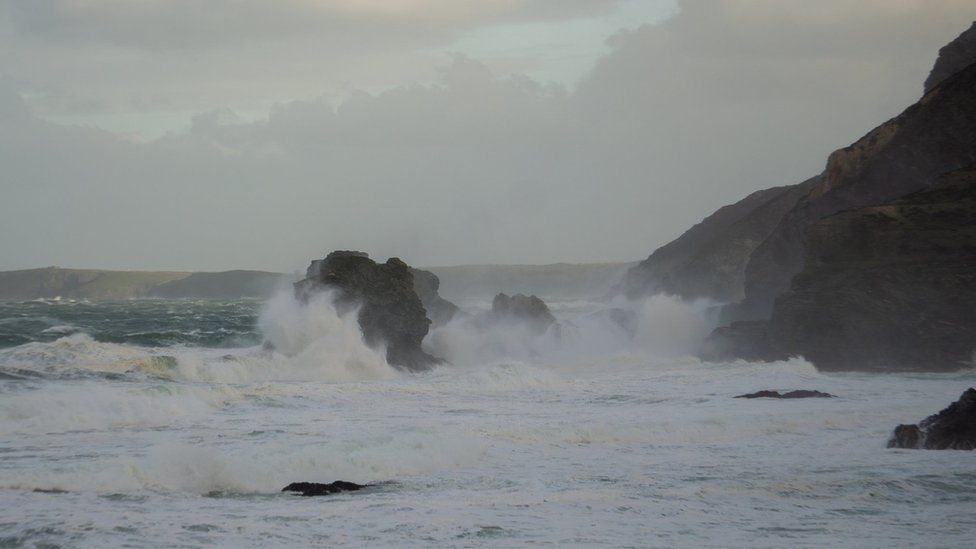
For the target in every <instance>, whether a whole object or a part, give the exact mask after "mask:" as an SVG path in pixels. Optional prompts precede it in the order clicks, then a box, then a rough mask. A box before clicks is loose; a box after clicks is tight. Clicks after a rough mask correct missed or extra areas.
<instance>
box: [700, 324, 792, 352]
mask: <svg viewBox="0 0 976 549" xmlns="http://www.w3.org/2000/svg"><path fill="white" fill-rule="evenodd" d="M768 328H769V323H768V322H766V321H765V320H739V321H736V322H733V323H731V324H730V325H728V326H720V327H718V328H716V329H715V330H713V331H712V333H711V334H709V336H708V337H707V338H706V339H705V341H704V342H703V343H702V348H701V350H700V351H699V353H698V356H699V357H700V358H701V359H702V360H708V361H713V362H718V361H723V360H735V359H742V360H750V361H771V360H784V359H786V358H788V357H789V355H787V354H786V353H784V352H777V351H776V350H775V349H773V348H771V347H770V346H769V341H768V338H767V331H768Z"/></svg>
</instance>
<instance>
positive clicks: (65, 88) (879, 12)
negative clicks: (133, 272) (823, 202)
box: [0, 0, 976, 270]
mask: <svg viewBox="0 0 976 549" xmlns="http://www.w3.org/2000/svg"><path fill="white" fill-rule="evenodd" d="M471 4H472V5H473V4H474V3H471ZM616 4H617V3H615V2H607V3H603V2H583V1H574V2H562V1H560V2H555V1H539V2H530V1H528V0H524V1H516V0H511V1H501V2H485V3H477V5H478V7H471V8H464V9H462V8H458V7H457V5H458V3H456V2H446V1H435V0H427V1H424V0H414V1H406V0H405V1H403V2H313V1H305V2H299V1H298V0H289V1H288V2H282V3H280V4H279V3H275V6H277V8H276V9H275V10H272V11H268V8H267V7H266V6H268V5H270V4H268V3H265V2H248V1H238V2H231V1H229V0H228V1H225V2H223V5H222V7H221V10H218V11H220V13H221V14H222V16H223V17H221V18H219V19H218V18H217V17H216V15H214V13H215V12H210V11H208V12H206V13H203V12H199V10H200V9H201V8H200V7H199V6H200V5H201V4H200V3H196V2H156V1H147V2H139V3H122V2H114V1H106V2H80V1H60V2H55V1H45V2H31V3H10V4H7V5H6V7H5V8H0V9H2V10H4V12H3V15H4V17H2V18H0V21H3V22H2V23H0V28H2V29H3V30H2V31H0V43H6V46H8V47H5V48H0V49H2V50H3V51H6V52H7V53H3V54H0V74H3V75H4V77H3V80H2V81H0V166H2V167H0V170H2V171H0V192H2V196H3V200H2V201H0V250H2V251H3V253H2V254H0V268H3V269H12V268H25V267H34V266H43V265H51V264H57V265H61V266H78V267H105V268H109V267H111V268H145V269H161V268H169V269H208V270H216V269H229V268H264V269H275V270H293V269H296V268H301V267H303V266H304V264H305V263H306V262H307V260H308V258H310V257H313V256H321V255H322V253H323V252H324V251H327V250H331V249H336V248H356V249H362V250H366V251H369V252H370V253H372V254H373V255H375V256H378V257H385V256H390V255H397V256H400V257H403V258H404V259H406V260H407V261H409V262H410V263H412V264H418V265H435V264H441V265H443V264H457V263H546V262H555V261H573V262H577V261H608V260H633V259H639V258H642V257H644V256H646V255H647V254H649V253H650V252H651V251H652V250H653V249H654V248H655V247H657V246H659V245H661V244H663V243H665V242H666V241H668V240H670V239H671V238H673V237H675V236H676V235H677V234H680V232H682V231H683V230H685V229H686V228H688V227H689V226H691V225H692V224H694V223H696V222H697V221H699V220H700V219H701V218H702V217H703V216H705V215H707V214H708V213H710V212H711V211H712V210H714V209H715V208H717V207H719V206H721V205H723V204H725V203H728V202H731V201H734V200H736V199H738V198H739V197H741V196H743V195H745V194H747V193H748V192H751V191H753V190H756V189H760V188H764V187H769V186H774V185H783V184H790V183H795V182H798V181H800V180H802V179H805V178H806V177H809V176H810V175H813V174H815V173H818V172H819V171H820V170H821V169H822V167H823V163H824V161H825V159H826V156H827V154H828V153H829V152H830V151H831V150H833V149H835V148H838V147H842V146H844V145H846V144H848V143H850V142H852V141H854V140H855V139H857V138H858V137H860V136H861V135H862V134H864V133H866V132H867V131H868V130H870V129H871V128H872V127H873V126H875V125H877V124H878V123H880V122H882V121H884V120H885V119H887V118H888V117H891V116H894V115H896V114H897V113H898V112H899V111H900V110H901V109H903V108H904V107H905V106H907V105H908V104H910V103H911V102H913V101H914V100H916V99H917V98H918V96H919V95H920V94H921V87H922V82H923V81H924V79H925V76H926V74H927V72H928V70H929V68H930V67H931V65H932V63H933V61H934V59H935V56H936V54H937V51H938V48H939V47H940V46H941V45H943V44H944V43H946V42H948V41H949V40H951V39H952V38H954V37H955V36H956V35H958V34H959V33H960V32H961V31H962V30H964V29H965V28H967V27H968V26H969V24H970V23H971V22H972V20H973V19H974V18H976V6H974V5H972V3H971V2H968V1H948V0H946V1H930V0H900V1H888V0H876V1H864V2H857V3H851V2H846V1H841V0H836V1H834V0H830V1H824V2H816V3H811V2H801V1H793V0H787V1H780V0H776V1H773V0H769V1H759V0H756V1H749V2H741V1H731V0H730V1H717V2H691V1H688V2H680V5H679V6H678V10H677V13H676V14H674V15H673V16H672V17H670V18H668V19H666V20H665V21H663V22H658V23H655V24H645V25H640V26H634V27H632V28H629V29H626V30H621V31H620V32H617V33H615V34H613V35H611V36H607V37H606V40H607V46H606V48H607V49H606V53H604V54H601V55H600V56H599V59H598V61H597V62H596V63H595V65H594V66H592V68H590V69H589V70H587V71H586V72H585V74H583V75H581V77H580V78H579V80H578V82H577V83H576V84H574V85H571V86H564V85H560V84H552V83H547V82H541V81H539V79H537V78H533V77H531V76H527V75H526V74H522V73H520V72H518V71H514V72H513V71H506V70H502V69H499V65H497V64H493V63H492V62H489V61H485V60H482V59H478V58H475V57H472V56H470V55H466V52H464V51H459V52H457V53H456V54H454V55H453V56H449V55H446V54H444V55H440V56H439V57H438V56H434V57H431V55H430V54H429V53H421V52H424V51H426V48H430V47H432V45H440V46H445V45H446V46H449V45H450V44H451V43H452V41H453V40H456V39H457V37H459V36H464V35H465V33H469V32H474V29H477V28H486V27H490V26H492V25H510V24H515V23H519V22H522V23H525V22H537V21H550V20H559V19H572V20H579V21H585V20H587V18H591V17H598V16H600V14H604V13H606V12H607V10H613V9H615V7H616ZM207 5H208V6H211V9H214V8H212V4H210V3H208V4H207ZM465 5H467V3H466V4H465ZM132 6H136V7H132ZM262 10H263V11H262ZM235 14H236V15H238V17H229V18H228V15H235ZM182 21H189V23H187V24H181V22H182ZM446 46H445V47H446ZM66 51H70V52H71V53H70V55H67V54H65V52H66ZM365 52H368V53H369V55H368V59H369V63H367V65H368V66H367V67H366V68H367V69H368V68H369V67H373V68H375V69H376V70H384V69H385V68H387V67H399V68H398V69H395V70H391V73H392V76H389V75H388V76H389V77H390V78H392V79H393V80H397V81H398V83H396V84H395V85H391V86H385V87H384V89H383V90H380V91H377V90H374V89H368V90H364V89H358V88H356V87H352V88H350V89H348V90H347V91H346V92H345V93H344V94H343V96H342V98H341V99H340V100H338V101H336V100H333V99H332V98H331V97H326V96H323V95H322V94H321V93H317V92H316V91H314V90H309V92H308V93H307V94H306V95H304V96H299V97H294V98H293V99H291V100H284V101H278V102H277V103H276V104H275V105H274V106H273V107H271V108H270V110H268V111H267V113H266V114H265V115H262V116H259V117H257V118H256V119H255V118H254V117H251V116H241V115H240V113H236V112H235V111H234V110H233V108H230V107H231V106H233V105H237V104H240V103H241V97H242V96H247V95H248V94H255V96H254V97H255V98H257V97H258V96H261V97H268V93H269V92H268V90H271V89H274V88H275V86H276V85H279V84H280V83H281V82H290V84H289V85H288V86H285V88H283V89H287V90H289V91H293V90H297V89H304V88H302V86H300V85H298V84H297V83H300V82H306V83H308V82H311V83H315V82H317V80H315V79H314V78H312V79H309V78H307V74H306V73H305V71H307V70H308V69H309V68H310V67H313V66H319V65H318V64H317V63H318V62H317V59H319V58H323V57H324V58H330V59H341V62H340V61H337V62H336V63H337V64H336V65H335V66H336V67H342V66H347V65H349V64H355V60H357V59H360V60H362V59H367V57H363V56H364V55H365ZM252 53H253V56H252V55H251V54H252ZM526 56H528V57H531V55H530V54H526ZM432 58H433V59H435V61H431V59H432ZM147 60H149V61H152V63H148V64H147V63H146V61H147ZM181 63H183V64H186V65H188V66H189V68H188V69H186V70H175V71H174V72H172V73H169V72H167V70H168V69H169V68H172V67H177V66H179V65H180V64H181ZM431 63H432V64H431ZM356 70H357V71H362V70H363V68H362V67H359V68H357V69H356ZM427 73H429V76H428V77H422V76H421V75H424V74H427ZM357 74H364V73H362V72H357ZM173 75H175V79H176V81H175V82H173V81H171V80H172V79H173V78H174V76H173ZM41 83H43V86H42V85H41ZM45 87H46V88H45ZM42 88H44V89H48V90H49V93H48V96H47V97H48V98H49V99H50V98H51V97H61V98H62V99H63V101H61V103H58V104H57V105H54V104H53V103H51V102H50V101H49V102H48V103H45V102H44V100H42V99H43V98H41V99H38V94H39V90H41V89H42ZM238 88H240V90H238ZM245 88H246V89H245ZM51 90H53V91H51ZM120 90H121V91H120ZM235 90H238V91H235ZM140 97H141V98H142V100H144V101H145V102H146V103H147V104H153V105H161V106H162V107H160V108H162V109H163V110H164V111H165V110H166V109H171V110H172V112H174V113H175V112H182V111H184V110H191V111H192V110H194V109H195V108H196V107H198V106H199V105H200V104H206V105H223V106H217V107H215V108H212V109H208V110H205V111H203V112H197V113H196V114H195V115H193V116H192V118H190V117H189V116H187V124H186V125H187V127H188V129H187V130H186V131H181V132H174V133H169V134H168V135H165V136H163V137H161V138H158V139H152V140H148V141H146V140H134V139H132V138H131V136H126V135H119V134H116V133H112V132H109V131H106V130H102V129H98V128H96V127H92V126H77V125H69V124H65V123H64V122H63V121H61V122H54V121H52V120H54V119H55V117H53V116H52V115H50V113H51V112H54V111H58V112H60V113H61V114H63V113H64V112H65V111H66V110H70V109H75V110H76V111H78V112H95V113H99V112H111V110H112V109H113V108H117V105H118V104H119V102H120V101H125V102H129V103H130V104H131V103H132V102H133V101H136V99H137V98H140ZM198 97H206V101H204V102H202V103H198V102H197V99H196V98H198ZM223 97H225V98H226V100H225V101H223V102H221V98H223ZM120 98H122V99H120ZM255 100H257V99H255ZM113 105H115V106H116V107H113Z"/></svg>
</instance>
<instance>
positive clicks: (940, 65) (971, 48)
mask: <svg viewBox="0 0 976 549" xmlns="http://www.w3.org/2000/svg"><path fill="white" fill-rule="evenodd" d="M973 63H976V23H973V24H972V26H970V27H969V28H968V29H967V30H965V31H963V33H962V34H960V35H959V36H958V37H957V38H956V39H955V40H953V41H952V42H949V43H948V44H946V45H945V46H943V47H942V49H940V50H939V57H938V59H936V60H935V66H934V67H932V72H930V73H929V77H928V78H926V79H925V92H926V93H928V91H929V90H931V89H932V88H934V87H935V86H937V85H939V84H940V83H941V82H942V81H943V80H945V79H946V78H949V77H950V76H952V75H953V74H956V73H957V72H959V71H961V70H962V69H964V68H966V67H968V66H969V65H971V64H973Z"/></svg>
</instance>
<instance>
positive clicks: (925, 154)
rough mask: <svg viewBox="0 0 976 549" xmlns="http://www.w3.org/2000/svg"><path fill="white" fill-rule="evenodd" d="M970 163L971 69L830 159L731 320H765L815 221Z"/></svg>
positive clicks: (762, 260)
mask: <svg viewBox="0 0 976 549" xmlns="http://www.w3.org/2000/svg"><path fill="white" fill-rule="evenodd" d="M974 161H976V65H969V66H968V67H966V68H964V69H962V70H960V71H959V72H957V73H956V74H954V75H952V76H950V77H949V78H946V79H945V80H944V81H942V82H941V83H939V84H938V85H937V86H935V87H934V88H932V89H931V90H929V92H928V93H926V94H925V96H923V97H922V99H921V100H919V102H918V103H916V104H914V105H912V106H911V107H909V108H908V109H906V110H905V111H904V112H903V113H901V114H900V115H898V116H897V117H895V118H893V119H891V120H889V121H888V122H885V123H884V124H882V125H881V126H879V127H877V128H875V129H874V130H872V131H871V132H870V133H868V134H867V135H865V136H864V137H862V138H861V139H860V140H858V141H857V142H856V143H854V144H852V145H851V146H849V147H846V148H843V149H840V150H838V151H835V152H834V153H833V154H831V155H830V158H829V159H828V161H827V168H826V170H825V171H824V174H823V175H822V177H821V179H820V181H819V182H818V183H816V184H815V185H814V186H813V187H812V188H811V190H810V192H809V193H807V194H806V195H805V196H804V197H802V198H801V199H800V200H799V201H798V202H797V204H796V205H795V206H794V207H793V208H792V209H791V210H790V211H789V212H788V213H787V214H786V215H785V216H784V217H783V219H782V220H781V221H780V222H779V224H778V225H777V226H776V228H775V229H774V230H773V231H772V233H771V234H770V235H769V237H768V238H767V239H766V240H765V241H764V242H763V243H762V244H761V245H759V246H758V247H757V248H756V250H755V251H754V252H753V253H752V256H751V257H750V258H749V262H748V264H747V266H746V270H745V293H746V297H745V299H744V300H743V302H742V303H741V305H740V306H738V307H736V308H734V309H733V311H734V315H733V319H735V320H762V319H765V318H768V317H769V315H770V313H771V311H772V306H773V302H774V300H775V298H776V297H777V296H779V295H780V294H782V293H784V292H786V291H787V290H789V288H790V281H791V279H792V278H793V277H794V276H795V275H796V274H798V273H799V272H800V271H801V270H802V269H803V264H804V259H805V256H806V246H807V234H808V231H809V230H810V228H811V227H812V226H813V225H815V224H816V223H817V222H818V221H819V220H820V219H823V218H824V217H826V216H829V215H832V214H835V213H837V212H839V211H841V210H844V209H848V208H858V207H863V206H869V205H874V204H882V203H885V202H887V201H890V200H893V199H895V198H897V197H900V196H903V195H905V194H907V193H910V192H914V191H917V190H921V189H923V188H925V187H927V186H929V185H931V184H932V183H934V182H935V180H936V179H937V178H938V177H939V176H940V175H942V174H944V173H947V172H950V171H953V170H957V169H960V168H962V167H965V166H967V165H969V164H971V163H972V162H974Z"/></svg>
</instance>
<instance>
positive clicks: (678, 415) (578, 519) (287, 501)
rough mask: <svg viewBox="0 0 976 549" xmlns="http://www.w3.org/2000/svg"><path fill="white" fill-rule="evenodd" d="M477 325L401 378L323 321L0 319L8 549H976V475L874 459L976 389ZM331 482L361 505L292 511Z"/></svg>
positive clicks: (675, 333)
mask: <svg viewBox="0 0 976 549" xmlns="http://www.w3.org/2000/svg"><path fill="white" fill-rule="evenodd" d="M487 307H488V302H485V301H484V300H481V301H479V300H477V299H472V300H468V301H466V302H463V303H462V308H464V309H465V310H467V311H468V312H469V315H468V314H466V315H461V317H460V318H458V319H457V320H455V321H452V322H451V323H449V324H448V325H446V326H443V327H439V328H436V329H434V330H432V332H431V333H430V334H429V336H428V338H427V340H426V345H427V347H428V348H429V350H430V351H431V352H433V353H435V354H437V355H438V356H441V357H444V358H445V359H447V362H445V363H444V364H442V365H440V366H438V367H436V368H434V369H432V370H431V371H428V372H421V373H407V372H402V371H399V370H396V369H394V368H392V367H390V366H389V365H388V364H387V363H386V361H385V360H384V358H383V357H384V353H383V350H382V349H372V348H369V347H367V346H366V345H365V344H364V343H363V341H362V336H361V334H360V332H359V329H358V325H357V323H356V320H355V317H354V313H349V314H346V315H340V314H338V313H337V312H336V310H335V308H334V307H332V305H331V302H330V301H329V299H328V296H323V297H322V298H321V299H318V300H315V301H314V302H313V303H311V304H309V305H307V306H304V305H300V304H298V303H295V302H294V300H293V299H292V298H291V296H290V295H288V294H287V293H282V294H280V295H276V296H275V297H273V298H271V299H269V300H266V301H262V300H235V301H215V300H152V299H145V300H127V301H108V302H86V301H71V300H63V299H62V300H36V301H28V302H4V303H0V547H99V548H104V547H161V546H165V547H277V546H291V547H294V546H310V545H315V546H348V547H384V546H398V547H399V546H403V547H432V546H433V547H482V546H492V547H494V546H500V547H525V546H549V547H572V546H606V547H886V548H888V547H916V548H917V547H952V548H955V547H972V546H973V544H974V539H976V452H965V451H923V450H898V449H888V448H886V443H887V441H888V438H889V436H890V434H891V431H892V429H893V428H894V427H895V426H896V425H898V424H900V423H916V422H918V421H919V420H921V419H923V418H924V417H926V416H928V415H930V414H933V413H935V412H938V411H939V410H941V409H942V408H944V407H946V406H947V405H948V404H949V403H951V402H953V401H955V400H956V399H957V398H958V397H959V396H960V395H961V394H962V392H963V391H964V390H965V389H967V388H968V387H971V386H973V385H976V373H974V372H972V371H964V372H959V373H953V374H866V373H823V372H818V371H817V370H816V369H815V368H814V367H813V366H812V365H811V364H810V363H809V362H807V361H805V360H803V359H802V358H794V359H790V360H787V361H782V362H772V363H755V362H744V361H738V362H729V363H710V362H702V361H701V360H699V359H697V358H694V356H693V353H692V347H693V345H694V344H695V342H697V341H700V338H701V337H702V336H703V335H704V334H705V333H707V330H708V329H709V328H710V325H709V321H708V314H707V311H708V304H701V303H691V304H689V303H683V302H681V301H678V300H676V299H674V298H670V297H667V296H655V297H653V298H650V299H647V300H644V301H641V302H636V303H631V302H609V303H608V302H603V301H599V300H587V299H576V300H572V299H569V300H551V301H550V307H551V308H552V309H553V313H554V314H555V316H556V317H557V319H558V321H559V325H558V327H551V328H550V329H549V330H548V331H546V332H545V333H543V334H541V335H540V334H538V333H535V332H533V331H532V330H528V329H525V327H523V326H519V325H517V324H516V325H500V326H496V327H494V328H490V329H486V328H485V327H484V326H483V325H479V324H477V323H474V322H471V321H470V319H471V318H472V316H470V315H477V313H478V311H481V310H484V309H485V308H487ZM611 308H617V309H624V310H627V311H629V312H630V313H631V314H632V315H633V318H634V319H635V322H634V324H633V325H631V326H630V327H627V326H624V325H621V324H617V323H616V322H615V321H614V320H612V318H613V315H609V314H607V311H608V310H609V309H611ZM557 328H558V329H557ZM920 366H922V365H920ZM762 389H771V390H780V391H785V390H793V389H812V390H819V391H825V392H829V393H831V394H833V395H835V398H829V399H805V400H775V399H737V398H734V397H735V396H737V395H740V394H743V393H749V392H753V391H758V390H762ZM335 480H346V481H351V482H357V483H362V484H368V485H369V487H367V488H366V489H364V490H361V491H358V492H347V493H340V494H336V495H332V496H326V497H302V496H300V495H297V494H293V493H285V492H282V491H281V489H282V488H283V487H284V486H285V485H287V484H289V483H291V482H296V481H309V482H332V481H335Z"/></svg>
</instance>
